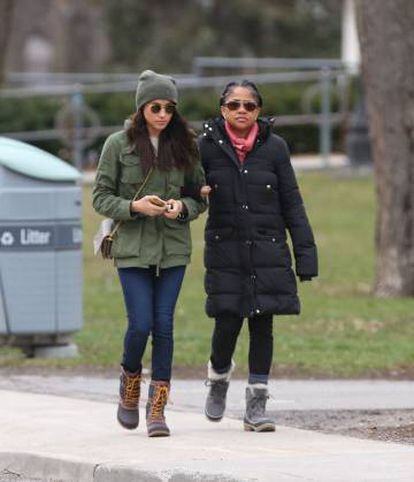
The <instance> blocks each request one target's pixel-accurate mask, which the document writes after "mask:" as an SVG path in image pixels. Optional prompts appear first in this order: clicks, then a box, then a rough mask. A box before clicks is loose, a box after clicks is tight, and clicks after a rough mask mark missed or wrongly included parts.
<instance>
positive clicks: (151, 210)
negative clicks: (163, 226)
mask: <svg viewBox="0 0 414 482" xmlns="http://www.w3.org/2000/svg"><path fill="white" fill-rule="evenodd" d="M154 198H156V199H158V200H159V203H160V204H162V203H164V201H163V200H162V199H161V198H159V197H158V196H155V195H153V194H151V195H147V196H144V197H142V198H141V199H137V200H136V201H132V203H131V211H132V212H134V213H142V214H145V215H146V216H161V215H162V214H164V212H165V203H164V205H163V206H157V205H155V204H154V203H153V202H151V201H150V199H153V200H154Z"/></svg>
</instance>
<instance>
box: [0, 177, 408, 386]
mask: <svg viewBox="0 0 414 482" xmlns="http://www.w3.org/2000/svg"><path fill="white" fill-rule="evenodd" d="M299 183H300V186H301V190H302V194H303V197H304V199H305V203H306V206H307V211H308V215H309V218H310V220H311V223H312V225H313V228H314V233H315V236H316V240H317V244H318V249H319V258H320V276H319V278H318V279H316V280H314V281H312V282H311V283H303V284H300V285H299V290H300V296H301V301H302V314H301V315H300V316H299V317H286V316H281V317H276V318H275V321H276V323H275V357H274V367H275V370H276V371H278V370H280V371H281V372H282V373H292V374H295V375H304V376H306V375H314V376H344V377H346V376H363V375H369V374H373V373H375V372H381V373H382V372H392V371H399V370H404V369H406V368H410V367H411V368H412V369H414V341H413V340H414V299H413V298H409V299H408V298H405V299H404V298H400V299H377V298H374V297H373V296H372V295H371V292H370V290H371V285H372V281H373V273H374V245H373V239H374V213H375V206H374V190H373V181H372V178H371V177H337V176H335V174H333V173H307V174H302V175H301V176H300V177H299ZM90 202H91V190H90V188H85V191H84V240H85V243H84V260H85V262H84V270H85V272H84V275H85V284H84V314H85V326H84V329H83V330H82V331H81V332H80V333H78V334H76V335H75V337H74V339H75V342H76V343H77V344H78V346H79V349H80V353H81V356H80V357H79V358H77V359H75V360H69V361H68V360H65V361H50V360H48V361H45V360H25V359H24V358H23V357H22V356H21V355H20V354H19V352H17V351H13V350H1V351H0V366H7V365H23V366H27V365H31V366H32V365H36V366H43V365H46V366H50V365H53V366H62V367H63V366H69V367H73V366H96V367H111V368H115V367H116V366H117V365H118V363H119V358H120V353H121V350H122V337H123V332H124V329H125V310H124V307H123V303H122V298H121V291H120V287H119V283H118V279H117V276H116V273H115V270H114V268H113V266H112V262H110V261H109V262H108V261H103V260H102V259H100V258H95V257H94V256H93V254H92V249H91V238H92V235H93V233H94V231H95V230H96V227H97V225H98V223H99V217H98V216H97V215H96V214H95V213H93V211H92V208H91V206H90ZM204 222H205V215H203V216H202V217H201V218H200V219H199V220H197V221H195V222H194V223H193V224H192V232H193V246H194V253H193V259H192V264H191V265H190V266H189V268H188V270H187V274H186V278H185V281H184V285H183V289H182V292H181V295H180V298H179V301H178V305H177V311H176V319H175V365H176V366H180V367H188V368H197V367H203V366H204V365H205V364H206V361H207V359H208V355H209V346H210V334H211V330H212V326H213V323H212V320H210V319H208V318H207V317H206V315H205V313H204V301H205V295H204V289H203V274H204V268H203V264H202V251H203V226H204ZM247 347H248V336H247V330H246V329H244V330H243V331H242V334H241V337H240V340H239V344H238V347H237V351H236V354H235V359H236V363H237V365H238V368H239V370H240V372H243V371H245V370H246V362H247ZM148 348H150V346H149V347H148ZM147 351H148V352H149V351H150V350H149V349H148V350H147ZM148 361H149V356H148V353H147V357H146V362H147V364H148Z"/></svg>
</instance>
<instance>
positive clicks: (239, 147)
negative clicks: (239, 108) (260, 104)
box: [224, 121, 259, 163]
mask: <svg viewBox="0 0 414 482" xmlns="http://www.w3.org/2000/svg"><path fill="white" fill-rule="evenodd" d="M224 125H225V127H226V132H227V135H228V136H229V139H230V141H231V143H232V144H233V147H234V149H235V150H236V154H237V157H238V158H239V161H240V162H241V163H243V161H244V159H245V158H246V156H247V153H248V152H250V151H251V150H252V149H253V145H254V143H255V141H256V138H257V134H258V133H259V126H258V124H257V122H255V123H254V124H253V125H252V128H251V129H250V132H249V134H248V135H247V137H246V138H244V137H239V136H238V135H237V133H236V132H235V131H234V130H233V129H232V127H231V126H230V124H229V123H228V122H227V121H225V122H224Z"/></svg>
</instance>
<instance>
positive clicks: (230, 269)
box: [199, 80, 318, 432]
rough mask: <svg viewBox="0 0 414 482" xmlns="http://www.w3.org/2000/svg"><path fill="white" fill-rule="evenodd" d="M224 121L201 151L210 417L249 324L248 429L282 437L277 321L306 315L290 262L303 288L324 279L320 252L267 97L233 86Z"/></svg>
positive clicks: (216, 123) (221, 402) (217, 413)
mask: <svg viewBox="0 0 414 482" xmlns="http://www.w3.org/2000/svg"><path fill="white" fill-rule="evenodd" d="M220 106H221V117H219V118H217V119H214V120H212V121H209V122H206V123H205V124H204V132H203V134H202V135H201V136H200V141H199V146H200V153H201V158H202V163H203V167H204V170H205V174H206V179H207V186H205V187H204V188H203V189H202V193H203V194H204V195H207V194H208V196H209V214H208V220H207V224H206V231H205V266H206V277H205V288H206V292H207V303H206V310H207V314H208V316H210V317H213V318H215V327H214V332H213V336H212V351H211V356H210V360H209V363H208V385H209V386H210V388H209V393H208V396H207V401H206V407H205V413H206V415H207V417H208V418H209V419H210V420H213V421H219V420H221V418H222V417H223V414H224V409H225V401H226V393H227V389H228V386H229V381H230V376H231V373H232V371H233V369H234V363H233V360H232V355H233V352H234V349H235V346H236V342H237V338H238V335H239V332H240V329H241V327H242V324H243V320H244V319H245V318H247V319H248V323H249V333H250V348H249V380H248V386H247V388H246V413H245V417H244V427H245V429H246V430H254V431H258V432H262V431H273V430H275V423H274V420H272V419H271V418H269V417H267V416H266V413H265V409H266V400H267V398H268V390H267V382H268V378H269V371H270V367H271V364H272V356H273V315H290V314H299V312H300V303H299V298H298V295H297V286H296V278H295V274H294V272H293V270H292V257H291V253H290V250H289V247H288V244H287V242H286V232H287V231H288V232H289V235H290V237H291V240H292V245H293V253H294V257H295V262H296V275H297V276H298V277H299V279H300V280H301V281H305V280H311V279H312V278H313V277H315V276H317V274H318V268H317V264H318V263H317V251H316V246H315V241H314V237H313V233H312V229H311V227H310V224H309V221H308V218H307V215H306V212H305V208H304V205H303V201H302V197H301V195H300V192H299V188H298V184H297V182H296V178H295V174H294V171H293V169H292V166H291V163H290V159H289V151H288V148H287V145H286V142H285V141H284V140H283V139H282V138H281V137H279V136H277V135H275V134H274V133H272V131H271V125H270V123H269V122H268V121H266V120H263V119H260V118H259V117H258V116H259V113H260V108H261V106H262V97H261V95H260V93H259V91H258V90H257V87H256V86H255V85H254V84H253V83H252V82H249V81H246V80H245V81H243V82H240V83H236V82H231V83H230V84H228V85H227V86H226V88H225V89H224V92H223V94H222V96H221V99H220Z"/></svg>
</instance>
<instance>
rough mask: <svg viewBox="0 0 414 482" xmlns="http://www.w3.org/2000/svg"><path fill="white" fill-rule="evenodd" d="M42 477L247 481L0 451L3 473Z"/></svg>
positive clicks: (52, 480)
mask: <svg viewBox="0 0 414 482" xmlns="http://www.w3.org/2000/svg"><path fill="white" fill-rule="evenodd" d="M3 474H5V475H8V474H9V475H13V476H17V477H18V479H16V480H19V479H21V480H24V479H25V478H31V479H40V480H39V482H45V481H47V482H131V481H134V482H193V481H199V482H246V481H247V480H248V479H235V478H233V477H231V476H228V475H226V474H205V473H201V472H185V471H181V470H176V471H168V472H167V471H162V472H155V471H148V470H145V469H140V468H131V467H130V466H123V465H115V464H114V465H113V464H110V463H102V464H93V463H86V462H82V461H79V460H76V459H61V458H56V457H48V456H43V455H35V454H30V453H25V452H19V453H11V452H0V476H1V475H3Z"/></svg>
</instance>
